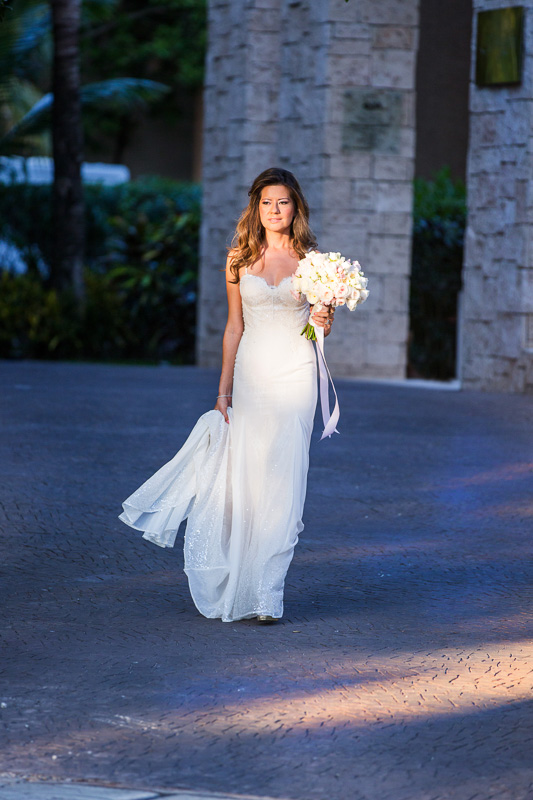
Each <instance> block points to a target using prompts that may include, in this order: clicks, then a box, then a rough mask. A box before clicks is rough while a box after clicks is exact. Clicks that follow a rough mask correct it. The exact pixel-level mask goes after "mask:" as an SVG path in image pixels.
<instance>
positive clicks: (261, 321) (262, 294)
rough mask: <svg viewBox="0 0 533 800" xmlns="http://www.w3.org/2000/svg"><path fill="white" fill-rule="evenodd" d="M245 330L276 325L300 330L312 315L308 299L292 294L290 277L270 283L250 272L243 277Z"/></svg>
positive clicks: (242, 294) (249, 330)
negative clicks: (296, 297) (299, 298)
mask: <svg viewBox="0 0 533 800" xmlns="http://www.w3.org/2000/svg"><path fill="white" fill-rule="evenodd" d="M240 290H241V299H242V312H243V318H244V329H245V331H247V332H248V333H250V332H252V331H258V330H260V329H265V330H271V329H272V323H274V324H275V326H276V327H283V328H293V329H294V330H298V333H300V331H301V330H302V329H303V327H304V326H305V324H306V323H307V321H308V318H309V305H308V303H307V301H306V300H305V299H304V300H296V299H295V298H294V297H293V295H292V294H291V277H290V276H288V277H286V278H283V280H282V281H281V282H280V283H279V284H278V285H277V286H273V285H270V284H268V283H267V282H266V281H265V279H264V278H262V277H261V276H260V275H251V274H250V273H247V274H246V275H243V276H242V278H241V280H240Z"/></svg>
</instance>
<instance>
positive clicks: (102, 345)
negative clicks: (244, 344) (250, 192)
mask: <svg viewBox="0 0 533 800" xmlns="http://www.w3.org/2000/svg"><path fill="white" fill-rule="evenodd" d="M85 198H86V215H87V219H86V221H87V246H86V267H85V283H86V302H85V304H84V307H83V308H82V309H81V311H80V309H79V308H78V307H77V304H76V302H75V301H74V299H73V297H72V296H70V295H69V293H68V292H63V293H58V292H56V291H55V290H53V289H51V288H50V286H49V285H48V276H47V270H46V266H45V268H44V269H43V268H42V263H43V262H44V264H45V265H46V264H47V263H48V262H49V258H50V249H51V241H50V230H51V212H50V206H51V203H50V199H51V193H50V187H44V186H26V185H16V186H0V238H2V239H6V240H9V241H11V242H13V244H15V245H17V247H19V249H20V251H21V253H22V255H23V257H24V260H25V261H26V265H27V271H26V273H25V274H23V275H14V274H12V273H10V272H9V271H8V270H6V269H2V265H1V264H0V327H1V331H0V357H3V358H11V357H19V358H80V359H83V358H87V359H112V360H123V359H135V360H148V361H159V360H161V359H164V360H168V361H170V362H172V363H192V362H193V361H194V340H195V322H196V287H197V272H198V234H199V225H200V189H199V187H198V186H197V185H194V184H182V183H176V182H174V181H170V180H162V179H156V178H148V179H143V180H137V181H132V182H131V183H128V184H122V185H120V186H116V187H99V186H87V187H86V188H85ZM39 254H40V256H41V258H39Z"/></svg>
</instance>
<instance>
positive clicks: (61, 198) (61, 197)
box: [50, 0, 85, 300]
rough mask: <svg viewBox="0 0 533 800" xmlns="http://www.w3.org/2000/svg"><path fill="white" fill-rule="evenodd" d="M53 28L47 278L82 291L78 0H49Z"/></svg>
mask: <svg viewBox="0 0 533 800" xmlns="http://www.w3.org/2000/svg"><path fill="white" fill-rule="evenodd" d="M50 5H51V10H52V23H53V34H54V77H53V92H54V106H53V114H52V137H53V153H54V188H53V217H54V230H53V236H54V257H53V264H52V270H51V283H52V285H53V286H55V287H56V288H57V289H72V290H73V291H74V293H75V294H76V296H77V297H78V298H79V299H80V300H81V299H82V298H83V295H84V286H83V257H84V240H85V230H84V227H85V218H84V205H83V187H82V182H81V164H82V160H83V130H82V124H81V102H80V64H79V30H80V13H81V0H50Z"/></svg>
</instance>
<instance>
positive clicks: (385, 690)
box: [0, 362, 533, 800]
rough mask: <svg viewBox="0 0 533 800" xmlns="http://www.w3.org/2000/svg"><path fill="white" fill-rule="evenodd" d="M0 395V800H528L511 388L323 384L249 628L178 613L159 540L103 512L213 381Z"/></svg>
mask: <svg viewBox="0 0 533 800" xmlns="http://www.w3.org/2000/svg"><path fill="white" fill-rule="evenodd" d="M0 386H1V404H2V409H1V422H0V474H1V488H0V497H1V507H0V526H1V529H2V531H3V537H2V539H1V548H2V553H1V564H2V573H3V577H2V584H1V586H2V589H1V592H2V594H1V601H2V621H1V624H2V637H3V643H2V659H1V671H2V677H1V683H0V700H1V707H0V735H1V738H2V742H1V751H0V773H1V775H0V789H1V790H2V791H4V794H1V791H0V797H1V798H2V800H4V798H9V800H19V798H22V797H26V796H24V795H22V794H20V792H21V791H22V789H20V787H26V789H27V788H28V787H29V786H30V784H29V783H25V782H24V781H23V780H22V779H23V778H27V779H31V780H32V781H38V780H41V781H43V783H42V784H41V785H40V788H41V789H42V791H43V792H45V791H46V790H47V787H48V788H49V787H50V786H52V785H56V786H57V791H59V789H60V788H61V784H64V783H65V781H69V782H72V785H73V786H75V784H76V782H79V781H83V782H85V784H94V785H96V786H100V787H101V788H102V790H104V788H105V787H107V788H105V790H106V791H108V790H109V788H110V787H111V788H112V787H117V788H119V787H122V788H129V789H131V790H136V792H137V794H135V793H134V794H132V795H131V797H132V799H133V797H134V796H135V798H140V797H142V796H143V794H142V793H143V792H144V793H145V794H144V797H153V796H157V795H158V794H161V793H167V794H170V795H171V796H172V793H174V794H176V793H177V792H178V790H190V792H192V793H193V794H192V796H193V797H196V796H198V797H201V796H203V795H202V792H204V793H205V792H207V793H208V792H219V793H222V796H224V793H229V794H234V795H256V796H263V797H264V796H267V795H268V796H270V797H274V798H289V799H290V800H489V799H490V798H495V800H531V798H532V797H533V701H532V687H533V641H532V636H531V634H532V627H533V624H532V618H531V607H532V602H531V601H532V595H531V578H532V568H531V560H530V559H531V550H532V541H531V540H532V537H531V534H532V531H533V491H532V489H533V399H532V398H531V397H520V396H505V395H499V396H496V395H480V394H474V393H462V392H451V391H428V390H424V389H417V388H406V387H401V386H390V385H385V384H369V383H349V382H339V385H338V387H337V388H338V390H339V395H340V403H341V423H340V426H339V428H340V430H341V436H335V437H333V438H332V439H331V440H327V441H325V442H318V436H315V440H314V442H313V445H312V449H311V470H310V478H309V491H308V503H307V506H306V514H305V522H306V529H305V531H304V534H303V535H302V537H301V541H300V544H299V546H298V548H297V552H296V556H295V559H294V562H293V565H292V566H291V570H290V571H289V576H288V583H287V589H286V598H285V599H286V613H285V618H284V620H283V622H282V623H281V624H278V625H276V626H272V627H259V626H257V625H256V624H255V623H253V622H251V621H248V622H240V623H232V624H223V623H221V622H219V621H216V620H206V619H204V618H202V617H201V616H200V615H199V614H198V613H197V612H196V610H195V608H194V606H193V604H192V602H191V600H190V597H189V594H188V590H187V582H186V578H185V575H184V574H183V572H182V552H181V550H180V548H179V547H178V548H176V550H172V551H164V550H161V549H160V548H157V547H155V546H154V545H152V544H150V543H148V542H145V541H143V540H142V539H141V538H140V535H137V534H135V532H133V531H132V530H131V529H129V528H127V527H126V526H124V525H123V524H122V523H120V522H119V521H118V519H117V515H118V514H119V512H120V510H121V505H120V504H121V501H122V500H123V499H124V498H125V497H126V496H127V495H128V494H130V493H131V492H132V491H133V489H135V488H137V486H138V485H139V484H140V483H141V482H142V481H143V480H144V479H145V478H147V477H148V476H149V475H151V474H152V473H153V472H154V471H155V470H156V469H157V468H158V467H159V466H161V465H162V464H163V463H164V462H165V461H167V460H169V459H170V458H171V457H172V456H173V455H174V453H175V451H176V450H177V449H178V448H179V446H180V445H181V443H182V442H183V440H184V439H185V437H186V435H187V434H188V432H189V431H190V429H191V428H192V426H193V424H194V422H195V421H196V419H197V417H198V416H199V414H200V413H202V412H203V411H205V410H207V409H208V408H209V407H210V406H211V405H212V403H213V397H214V395H215V394H216V388H217V376H216V374H215V373H214V372H212V371H208V370H197V369H194V368H180V369H177V368H169V367H166V368H165V367H131V366H124V367H121V366H102V365H80V364H46V363H32V362H20V363H19V362H1V363H0ZM2 782H3V783H2ZM35 785H38V784H35ZM2 786H3V789H2ZM17 786H18V787H19V788H18V789H17ZM15 790H16V791H19V795H16V794H11V795H9V794H7V792H8V791H10V792H15ZM83 791H86V790H85V789H82V788H79V792H80V794H79V798H80V800H81V798H85V797H89V796H88V795H85V794H83ZM195 792H196V793H197V794H196V795H195V794H194V793H195ZM27 796H28V797H30V795H27ZM57 796H58V800H63V798H64V797H65V798H66V795H59V794H58V795H57ZM190 796H191V795H189V797H190ZM37 797H39V798H42V800H50V798H51V796H50V795H49V794H41V795H35V794H34V795H31V800H34V798H37ZM94 797H95V798H96V797H97V796H96V795H94ZM104 797H105V800H108V798H107V797H106V796H105V795H103V796H102V800H103V798H104ZM116 798H117V800H119V797H118V795H116ZM52 800H55V798H52ZM68 800H77V796H74V795H69V796H68ZM91 800H92V798H91ZM109 800H111V796H109ZM124 800H127V799H126V798H125V797H124Z"/></svg>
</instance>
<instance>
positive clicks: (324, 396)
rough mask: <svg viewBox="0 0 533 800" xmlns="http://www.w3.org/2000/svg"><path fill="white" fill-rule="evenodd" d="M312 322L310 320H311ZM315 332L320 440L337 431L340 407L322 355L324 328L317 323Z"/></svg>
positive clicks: (324, 357)
mask: <svg viewBox="0 0 533 800" xmlns="http://www.w3.org/2000/svg"><path fill="white" fill-rule="evenodd" d="M311 324H312V322H311ZM313 327H314V328H315V334H316V346H317V350H318V369H319V374H320V406H321V408H322V422H323V423H324V431H323V433H322V436H321V437H320V441H322V439H325V438H326V436H330V437H331V434H332V433H338V432H339V431H338V430H337V422H338V421H339V417H340V414H341V412H340V409H339V400H338V398H337V392H336V391H335V384H334V383H333V378H332V377H331V373H330V371H329V368H328V365H327V362H326V356H325V355H324V328H321V327H319V326H318V325H317V326H316V327H315V326H313ZM329 382H331V388H332V389H333V394H334V395H335V408H334V409H333V413H332V414H330V413H329V391H328V390H329V385H328V383H329Z"/></svg>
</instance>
